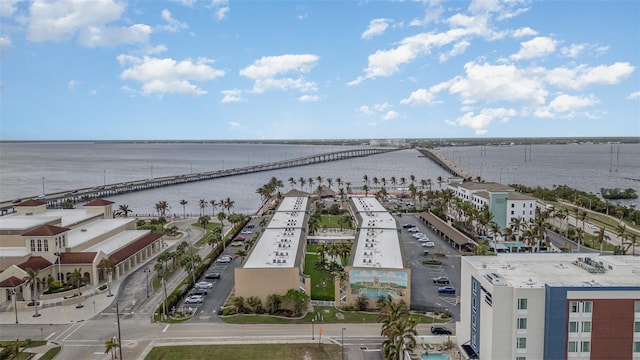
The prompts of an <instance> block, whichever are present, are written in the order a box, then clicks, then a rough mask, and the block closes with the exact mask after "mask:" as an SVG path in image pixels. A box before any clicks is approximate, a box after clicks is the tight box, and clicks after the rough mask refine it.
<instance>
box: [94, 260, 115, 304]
mask: <svg viewBox="0 0 640 360" xmlns="http://www.w3.org/2000/svg"><path fill="white" fill-rule="evenodd" d="M98 269H100V270H102V271H106V273H107V291H108V292H109V294H108V295H107V296H108V297H111V296H113V294H111V275H112V274H113V270H114V269H115V264H114V263H113V260H111V258H109V257H106V258H102V260H100V262H99V263H98Z"/></svg>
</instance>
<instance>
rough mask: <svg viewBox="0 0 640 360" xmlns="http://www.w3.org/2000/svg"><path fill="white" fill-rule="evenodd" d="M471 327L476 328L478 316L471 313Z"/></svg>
mask: <svg viewBox="0 0 640 360" xmlns="http://www.w3.org/2000/svg"><path fill="white" fill-rule="evenodd" d="M471 327H473V328H474V329H475V328H476V316H475V315H471Z"/></svg>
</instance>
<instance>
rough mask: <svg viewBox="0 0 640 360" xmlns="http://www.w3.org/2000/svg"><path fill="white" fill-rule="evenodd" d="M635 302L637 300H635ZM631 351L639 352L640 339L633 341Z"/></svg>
mask: <svg viewBox="0 0 640 360" xmlns="http://www.w3.org/2000/svg"><path fill="white" fill-rule="evenodd" d="M636 304H637V302H636ZM633 352H634V353H640V341H634V342H633Z"/></svg>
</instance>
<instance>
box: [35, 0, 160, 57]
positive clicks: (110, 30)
mask: <svg viewBox="0 0 640 360" xmlns="http://www.w3.org/2000/svg"><path fill="white" fill-rule="evenodd" d="M124 10H125V8H124V5H123V4H121V3H116V2H114V1H113V0H92V1H76V0H54V1H45V0H35V1H34V2H33V3H32V4H31V9H30V15H31V17H30V19H29V24H28V30H27V38H28V39H29V40H30V41H34V42H41V41H68V40H72V39H74V38H77V41H78V42H79V43H80V44H82V45H84V46H87V47H96V46H104V47H110V46H116V45H119V44H131V43H143V42H146V41H147V40H148V39H149V35H150V34H151V27H149V26H148V25H144V24H134V25H131V26H128V27H124V26H117V25H113V26H110V25H109V24H111V23H113V22H115V21H117V20H120V18H121V16H122V14H123V12H124Z"/></svg>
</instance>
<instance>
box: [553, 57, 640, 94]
mask: <svg viewBox="0 0 640 360" xmlns="http://www.w3.org/2000/svg"><path fill="white" fill-rule="evenodd" d="M634 70H635V67H633V66H632V65H631V64H629V63H626V62H624V63H622V62H617V63H614V64H613V65H609V66H607V65H600V66H595V67H589V66H587V65H578V66H575V67H573V68H568V67H561V68H554V69H550V70H549V71H547V72H546V74H545V81H546V82H548V83H549V84H551V85H554V86H557V87H559V88H567V89H581V88H583V87H585V86H588V85H614V84H617V83H619V82H620V81H622V80H623V79H625V78H626V77H628V76H629V75H630V74H631V73H633V72H634Z"/></svg>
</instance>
